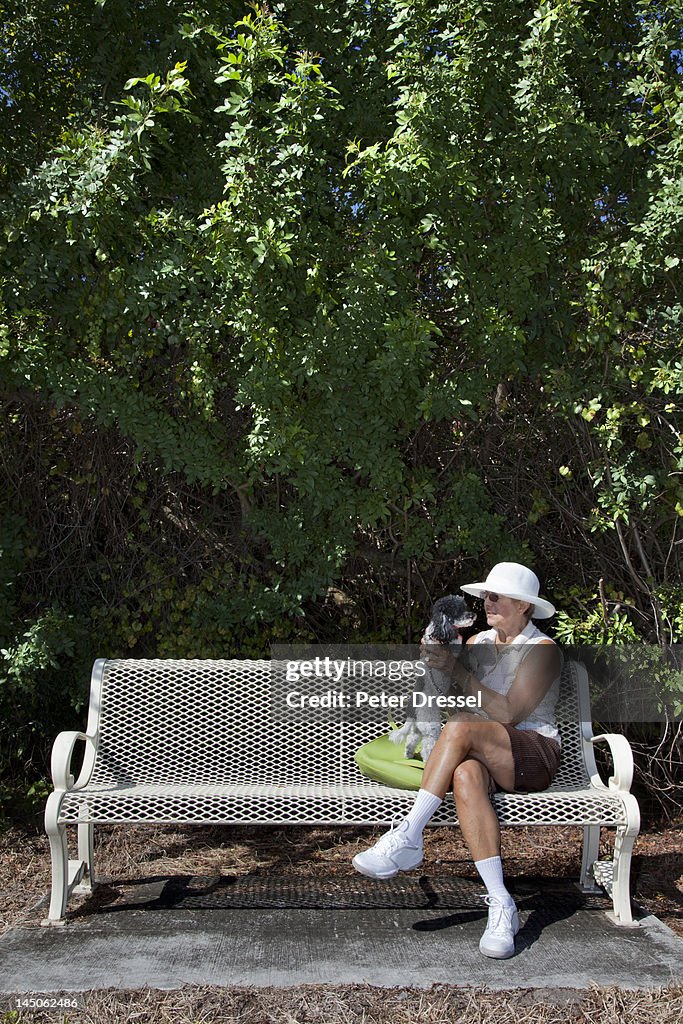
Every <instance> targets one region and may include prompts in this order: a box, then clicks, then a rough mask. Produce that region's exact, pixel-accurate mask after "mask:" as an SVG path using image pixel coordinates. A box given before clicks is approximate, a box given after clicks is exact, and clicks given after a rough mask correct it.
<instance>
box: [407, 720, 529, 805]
mask: <svg viewBox="0 0 683 1024" xmlns="http://www.w3.org/2000/svg"><path fill="white" fill-rule="evenodd" d="M468 759H473V760H475V761H479V762H481V764H483V765H484V767H485V768H486V769H487V770H488V772H489V774H490V775H491V777H492V778H493V779H494V780H495V781H496V782H497V783H498V785H499V786H501V788H502V789H506V790H508V791H511V790H513V789H514V788H515V765H514V761H513V759H512V746H511V744H510V737H509V735H508V732H507V729H505V728H504V726H502V725H501V724H500V722H489V721H486V720H482V719H481V718H478V717H477V716H476V715H467V714H462V715H458V716H457V717H454V718H452V719H450V720H449V721H448V722H446V724H445V725H444V727H443V729H442V730H441V735H440V736H439V739H438V740H437V741H436V744H435V745H434V749H433V750H432V752H431V754H430V755H429V759H428V761H427V764H426V765H425V768H424V772H423V773H422V789H426V790H428V791H429V792H430V793H434V795H435V796H439V797H441V799H443V798H444V796H445V795H446V793H447V792H448V791H449V789H450V788H451V786H452V784H453V773H454V772H455V770H456V768H457V767H458V765H460V764H462V762H463V761H466V760H468Z"/></svg>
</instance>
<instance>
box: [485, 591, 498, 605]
mask: <svg viewBox="0 0 683 1024" xmlns="http://www.w3.org/2000/svg"><path fill="white" fill-rule="evenodd" d="M481 596H482V598H483V600H484V601H486V600H488V601H490V602H491V603H492V604H496V602H497V601H499V600H500V594H494V593H493V592H492V591H491V590H485V591H484V593H483V594H482V595H481Z"/></svg>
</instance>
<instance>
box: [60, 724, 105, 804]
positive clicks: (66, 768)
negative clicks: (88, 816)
mask: <svg viewBox="0 0 683 1024" xmlns="http://www.w3.org/2000/svg"><path fill="white" fill-rule="evenodd" d="M96 739H97V737H96V736H88V735H86V733H84V732H60V733H59V735H58V736H57V739H56V740H55V742H54V745H53V747H52V783H53V785H54V787H55V790H56V791H58V792H62V791H67V790H70V789H80V788H82V787H83V786H84V785H85V784H86V783H87V781H88V778H89V777H90V773H91V770H92V763H93V760H94V754H95V741H96ZM78 740H83V741H84V743H85V744H86V748H87V747H88V746H89V747H90V750H89V751H88V750H87V749H86V758H85V761H84V762H83V770H82V772H81V774H80V776H79V779H78V782H76V781H75V780H74V777H73V775H72V774H71V758H72V756H73V752H74V747H75V746H76V743H77V742H78ZM89 753H90V754H91V756H90V757H88V754H89ZM84 776H85V777H84Z"/></svg>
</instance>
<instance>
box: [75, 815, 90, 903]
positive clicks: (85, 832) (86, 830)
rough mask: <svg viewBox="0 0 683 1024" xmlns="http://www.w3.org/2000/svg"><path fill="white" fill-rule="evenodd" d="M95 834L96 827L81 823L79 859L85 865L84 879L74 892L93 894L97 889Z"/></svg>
mask: <svg viewBox="0 0 683 1024" xmlns="http://www.w3.org/2000/svg"><path fill="white" fill-rule="evenodd" d="M93 832H94V827H93V825H92V824H91V823H90V822H81V823H80V824H79V826H78V859H79V861H80V863H81V864H83V877H82V878H81V880H80V882H79V883H78V885H77V886H76V888H75V889H74V892H81V893H82V892H92V890H93V889H94V887H95V871H94V864H93Z"/></svg>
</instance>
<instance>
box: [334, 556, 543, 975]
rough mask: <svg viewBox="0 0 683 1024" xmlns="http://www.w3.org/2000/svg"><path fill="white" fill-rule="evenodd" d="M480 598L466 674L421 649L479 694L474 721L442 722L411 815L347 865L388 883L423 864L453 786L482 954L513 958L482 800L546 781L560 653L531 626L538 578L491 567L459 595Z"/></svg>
mask: <svg viewBox="0 0 683 1024" xmlns="http://www.w3.org/2000/svg"><path fill="white" fill-rule="evenodd" d="M460 589H461V590H463V591H464V592H465V593H466V594H473V595H474V596H475V597H482V598H483V599H484V609H485V611H486V619H487V622H488V625H489V627H490V628H489V629H488V630H487V631H485V632H483V633H479V634H478V635H477V636H475V637H472V638H471V639H470V640H468V642H467V643H468V652H467V654H468V659H467V660H468V661H469V663H470V664H471V666H472V670H471V671H469V670H468V668H467V666H466V665H464V664H463V663H462V662H461V661H460V660H459V659H458V657H457V655H454V654H453V653H452V652H451V651H449V650H448V649H447V648H443V647H437V646H435V645H434V646H429V647H427V646H425V647H423V649H422V656H423V658H424V660H425V662H426V663H427V664H428V665H429V666H430V668H434V669H438V670H439V671H441V672H445V673H447V674H450V676H451V678H452V680H453V682H454V684H456V685H457V686H458V687H459V689H460V690H461V691H462V692H463V693H464V694H465V695H470V694H477V693H480V694H481V706H482V712H483V714H474V713H458V714H457V715H454V716H452V717H451V718H450V719H449V720H448V721H447V722H446V724H445V726H444V728H443V730H442V731H441V735H440V737H439V739H438V740H437V742H436V745H435V746H434V749H433V750H432V752H431V754H430V756H429V759H428V761H427V763H426V765H425V768H424V772H423V777H422V786H421V788H420V790H419V792H418V794H417V797H416V800H415V804H414V805H413V808H412V810H411V811H410V813H409V814H408V815H407V817H406V818H404V819H403V820H402V821H401V822H400V823H399V824H398V825H397V826H396V827H395V828H392V829H391V830H390V831H389V832H387V833H385V834H384V835H383V836H382V837H381V838H380V839H379V840H378V842H377V843H375V845H374V846H373V847H371V848H370V849H369V850H366V851H365V852H363V853H359V854H357V855H356V856H355V857H354V858H353V865H354V867H355V868H356V870H357V871H360V872H361V874H364V875H369V876H370V877H371V878H391V877H393V875H395V874H397V872H399V871H409V870H410V869H411V868H416V867H418V865H419V864H421V863H422V856H423V851H422V831H423V829H424V827H425V825H426V824H427V822H428V821H429V819H430V818H431V817H432V816H433V814H434V813H435V811H436V810H437V808H438V807H439V805H440V804H441V802H442V801H443V799H444V797H445V795H446V793H447V792H448V790H449V789H450V788H451V787H452V788H453V794H454V797H455V804H456V808H457V812H458V821H459V823H460V828H461V829H462V833H463V836H464V838H465V840H466V842H467V845H468V847H469V850H470V853H471V854H472V858H473V860H474V863H475V866H476V868H477V870H478V872H479V874H480V876H481V878H482V881H483V882H484V885H485V886H486V889H487V895H486V896H485V897H484V898H485V900H486V902H487V904H488V907H489V918H488V925H487V928H486V931H485V932H484V935H483V936H482V939H481V942H480V944H479V949H480V951H481V952H482V953H483V954H484V955H485V956H491V957H496V958H498V959H504V958H506V957H510V956H512V955H513V954H514V951H515V941H514V939H515V935H516V934H517V932H518V930H519V918H518V915H517V909H516V907H515V903H514V900H513V899H512V896H511V895H510V893H509V892H508V891H507V889H506V887H505V884H504V880H503V868H502V862H501V857H500V828H499V826H498V819H497V817H496V814H495V811H494V810H493V806H492V804H491V800H490V794H491V793H492V792H495V790H496V789H497V788H499V789H503V790H506V791H507V792H511V793H512V792H536V791H538V790H542V789H546V788H547V787H548V786H549V785H550V783H551V782H552V779H553V776H554V775H555V772H556V771H557V768H558V766H559V761H560V736H559V732H558V730H557V726H556V725H555V720H554V709H555V704H556V701H557V694H558V688H559V675H560V669H561V655H560V651H559V648H558V647H557V645H556V644H555V643H554V641H553V640H551V639H550V637H547V636H545V634H543V633H542V632H541V631H540V630H539V629H537V627H536V626H535V625H534V624H533V622H532V621H531V619H532V617H535V618H539V619H547V618H550V616H551V615H553V614H554V613H555V609H554V607H553V606H552V604H550V602H549V601H545V600H543V598H540V597H539V596H538V595H539V581H538V578H537V576H536V575H535V574H534V573H533V572H532V571H531V570H530V569H527V567H526V566H524V565H520V564H518V563H517V562H499V563H498V565H495V566H494V567H493V569H492V570H491V572H490V573H489V575H488V576H487V578H486V580H485V581H484V582H483V583H472V584H469V585H467V586H463V587H461V588H460Z"/></svg>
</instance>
